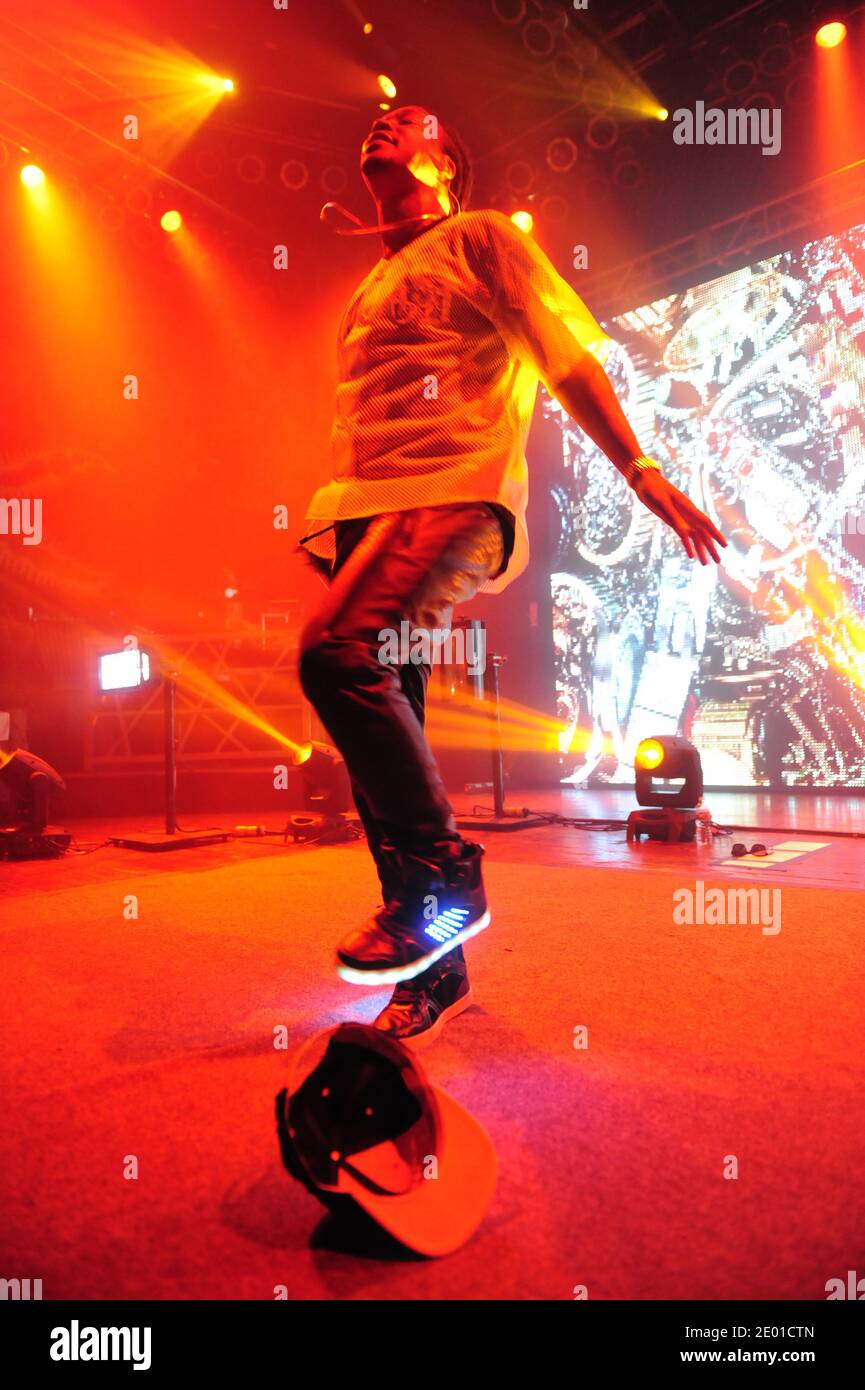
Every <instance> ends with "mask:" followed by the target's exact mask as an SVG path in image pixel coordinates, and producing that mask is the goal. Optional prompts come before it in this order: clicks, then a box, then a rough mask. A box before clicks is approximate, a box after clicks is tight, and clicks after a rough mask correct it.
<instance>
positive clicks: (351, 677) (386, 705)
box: [300, 503, 504, 897]
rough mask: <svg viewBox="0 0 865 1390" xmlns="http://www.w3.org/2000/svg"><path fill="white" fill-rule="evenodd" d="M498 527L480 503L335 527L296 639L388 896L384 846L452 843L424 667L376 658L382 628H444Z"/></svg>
mask: <svg viewBox="0 0 865 1390" xmlns="http://www.w3.org/2000/svg"><path fill="white" fill-rule="evenodd" d="M503 557H504V539H503V536H502V529H501V525H500V523H499V520H498V518H497V517H496V515H495V513H494V512H493V511H492V510H491V509H490V508H489V507H488V506H486V504H484V503H458V504H454V505H449V506H443V507H420V508H415V509H414V510H412V511H406V512H392V513H388V514H386V515H384V516H380V517H373V518H363V519H362V520H360V521H357V522H346V523H342V524H341V526H340V528H339V531H338V535H337V558H336V564H335V566H334V571H333V578H332V581H331V585H330V589H329V591H328V594H327V597H326V598H325V600H324V602H323V603H322V605H321V606H320V608H319V610H318V611H317V612H316V613H315V614H314V615H313V616H312V618H311V619H310V621H309V623H308V624H307V626H306V628H305V630H304V634H303V637H302V639H301V656H300V678H301V684H302V686H303V690H304V693H305V694H306V696H307V698H308V699H309V700H310V702H311V703H312V705H313V706H314V708H315V710H316V712H317V714H318V716H319V718H320V719H321V722H322V723H323V724H324V727H325V728H326V729H327V732H328V734H329V736H330V738H331V739H332V741H333V743H334V744H335V746H336V747H337V748H338V749H339V751H340V753H341V754H342V756H343V758H344V759H345V764H346V767H347V769H348V772H349V775H350V777H351V780H352V788H353V791H354V798H355V803H356V805H357V809H358V814H359V815H360V817H361V820H362V822H363V825H364V829H365V831H366V835H367V839H368V841H369V847H370V850H371V851H372V854H373V857H374V858H375V860H376V865H377V867H378V870H379V877H380V878H381V880H382V888H383V891H384V893H385V896H386V897H387V896H392V894H393V891H394V887H395V885H394V883H393V880H392V877H390V871H389V870H388V868H387V865H386V862H385V858H384V857H383V856H382V855H381V854H380V847H381V845H382V844H384V843H387V844H390V845H393V846H394V847H396V848H397V849H402V850H408V851H411V850H420V851H426V852H429V848H430V847H431V846H432V845H433V844H434V843H435V842H436V841H442V840H448V839H450V840H458V839H459V835H458V834H457V831H456V826H455V822H454V816H453V811H452V809H451V806H450V803H449V801H448V798H447V793H446V792H445V788H444V784H443V782H442V779H441V775H440V773H439V770H438V767H437V766H436V762H435V759H434V758H433V755H432V752H431V750H430V747H429V745H428V743H427V741H426V738H425V737H424V731H423V724H424V704H425V697H426V687H427V683H428V680H429V675H430V668H429V666H428V665H421V664H419V663H416V662H414V661H408V662H406V663H405V664H403V665H395V664H393V663H392V661H390V660H387V659H383V656H382V652H383V650H384V648H383V642H384V640H385V635H386V634H387V633H396V634H399V632H400V625H401V624H402V623H403V622H405V621H407V622H408V623H409V625H410V628H411V630H412V631H418V630H427V631H443V630H445V631H446V630H447V629H448V628H449V626H450V623H451V615H452V609H453V605H454V604H455V603H461V602H465V601H466V600H467V599H469V598H471V597H472V596H473V595H474V594H475V593H476V591H477V589H478V587H479V586H480V585H481V584H482V583H483V582H484V580H486V579H488V578H489V577H490V576H491V575H495V574H497V573H498V571H499V570H500V568H501V565H502V561H503Z"/></svg>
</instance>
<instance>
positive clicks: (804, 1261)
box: [0, 790, 865, 1299]
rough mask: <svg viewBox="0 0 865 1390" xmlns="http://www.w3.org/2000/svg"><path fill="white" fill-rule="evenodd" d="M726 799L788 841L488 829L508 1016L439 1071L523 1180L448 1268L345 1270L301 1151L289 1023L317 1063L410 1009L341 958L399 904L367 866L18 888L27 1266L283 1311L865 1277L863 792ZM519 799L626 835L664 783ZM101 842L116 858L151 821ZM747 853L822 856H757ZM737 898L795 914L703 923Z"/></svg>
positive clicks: (488, 1016) (719, 802)
mask: <svg viewBox="0 0 865 1390" xmlns="http://www.w3.org/2000/svg"><path fill="white" fill-rule="evenodd" d="M471 800H472V799H471V798H460V799H459V806H460V809H463V810H465V809H468V808H469V806H470V803H471ZM706 802H707V804H708V805H709V806H710V808H711V810H712V812H713V814H714V818H715V821H716V822H717V823H719V824H720V825H729V824H732V823H734V822H735V823H739V824H754V825H757V826H762V827H771V826H774V827H777V828H778V830H777V833H774V832H773V833H769V831H768V830H767V829H761V830H760V831H759V833H757V832H754V833H751V832H748V833H741V834H740V833H738V832H737V834H736V835H735V836H734V837H732V838H729V837H727V838H725V837H718V838H716V839H715V840H714V842H713V843H712V844H710V845H692V846H682V847H673V846H665V845H658V844H645V843H643V844H642V845H639V846H635V845H626V844H625V842H624V832H623V831H622V830H615V831H609V830H608V831H603V830H593V831H584V830H576V829H571V828H566V827H561V826H549V827H542V828H538V829H532V830H528V831H520V832H517V833H512V834H501V833H498V834H497V833H488V834H480V835H479V836H478V838H480V839H481V840H483V842H484V843H485V844H486V847H487V859H486V876H487V881H488V889H489V894H490V900H491V908H492V914H493V922H492V926H491V928H490V930H489V931H487V932H485V933H484V934H483V935H482V936H481V937H480V938H478V939H477V941H476V942H473V943H471V945H470V947H469V949H468V952H467V954H468V958H469V962H470V973H471V976H472V982H473V987H474V993H475V1001H476V1002H475V1003H474V1005H473V1006H472V1007H471V1008H470V1009H469V1010H468V1011H467V1012H466V1013H465V1014H464V1015H463V1016H462V1017H461V1018H459V1019H457V1020H455V1021H454V1023H453V1024H452V1025H451V1026H450V1027H449V1029H447V1030H446V1032H445V1033H444V1034H443V1035H442V1037H441V1039H440V1040H438V1041H437V1042H436V1043H434V1044H433V1045H432V1046H431V1047H430V1048H428V1049H427V1050H426V1051H425V1052H423V1053H422V1054H421V1057H422V1060H423V1063H424V1065H425V1066H426V1067H427V1068H428V1070H429V1072H430V1075H431V1077H432V1078H433V1079H434V1080H435V1081H436V1082H437V1083H439V1084H441V1085H442V1086H444V1087H445V1088H446V1089H448V1090H450V1091H451V1092H452V1093H453V1094H454V1095H455V1096H456V1097H457V1098H458V1099H460V1100H461V1101H462V1102H463V1103H464V1104H465V1105H467V1106H468V1107H469V1108H470V1109H471V1110H472V1111H473V1113H475V1114H476V1115H477V1116H478V1117H479V1118H480V1119H481V1120H483V1122H484V1123H485V1124H486V1125H487V1127H488V1129H489V1131H490V1133H491V1135H492V1137H493V1140H494V1142H495V1145H496V1148H497V1150H498V1154H499V1164H500V1171H499V1183H498V1189H497V1193H496V1197H495V1199H494V1203H493V1205H492V1207H491V1209H490V1212H489V1214H488V1216H487V1218H486V1220H485V1221H484V1223H483V1225H482V1227H481V1229H480V1230H479V1232H478V1233H477V1235H476V1237H475V1238H474V1240H473V1241H472V1242H471V1243H470V1244H469V1245H468V1246H467V1247H466V1248H465V1249H464V1250H462V1251H460V1252H458V1253H457V1254H456V1255H454V1256H452V1257H450V1258H449V1259H447V1260H444V1261H438V1262H436V1261H433V1262H424V1261H417V1260H413V1259H405V1260H402V1259H395V1258H393V1254H392V1252H386V1251H384V1250H379V1251H374V1250H357V1249H347V1248H345V1246H344V1244H343V1237H342V1235H341V1233H340V1231H339V1230H338V1228H336V1227H335V1226H334V1225H333V1223H332V1221H331V1220H330V1218H327V1217H326V1216H325V1215H324V1214H323V1211H322V1209H321V1208H320V1207H319V1206H318V1205H317V1203H315V1201H314V1200H313V1199H312V1198H310V1197H309V1196H308V1195H307V1194H306V1193H305V1192H304V1191H303V1190H302V1189H301V1188H300V1187H299V1186H297V1185H296V1184H295V1183H294V1182H293V1181H292V1180H291V1179H290V1178H289V1177H288V1175H287V1174H286V1173H285V1171H284V1170H283V1168H282V1166H281V1162H280V1159H279V1155H278V1148H277V1141H276V1135H275V1130H274V1123H273V1100H274V1096H275V1094H276V1092H277V1091H278V1090H279V1089H280V1087H281V1086H282V1085H283V1084H284V1080H285V1076H286V1070H287V1064H286V1053H285V1052H284V1051H279V1050H276V1049H275V1048H274V1030H275V1029H276V1030H278V1029H279V1028H281V1027H282V1026H283V1025H284V1026H285V1028H287V1029H288V1033H289V1037H290V1046H292V1047H293V1046H295V1045H297V1044H298V1043H299V1042H300V1041H302V1040H303V1039H305V1038H307V1037H308V1036H310V1035H311V1034H312V1033H313V1032H314V1031H316V1030H317V1029H319V1028H322V1027H326V1026H329V1025H331V1024H334V1023H336V1022H339V1021H341V1020H344V1019H348V1018H362V1019H365V1020H370V1019H371V1018H372V1017H373V1016H374V1015H375V1013H376V1012H378V1010H379V1009H380V1008H381V1007H382V1005H383V1003H384V1002H385V999H386V997H387V996H386V992H384V991H382V990H371V991H367V990H362V989H354V988H352V987H351V986H348V985H344V984H343V983H342V982H341V981H340V980H339V979H338V978H337V977H336V974H335V971H334V968H333V948H334V945H335V942H336V940H337V939H338V937H339V936H340V935H341V934H342V932H343V931H344V930H345V929H346V927H347V926H349V925H351V924H353V923H355V922H357V921H358V920H360V919H361V918H362V917H363V916H364V915H365V914H366V913H367V912H368V911H369V910H370V907H371V906H373V905H374V903H375V901H376V893H375V880H374V875H373V872H372V867H371V863H370V861H369V859H368V856H367V854H366V851H365V849H364V847H363V846H362V845H361V844H359V843H356V844H349V845H345V846H333V847H322V848H316V847H312V846H292V845H289V846H287V847H286V846H283V845H282V843H281V842H280V841H278V840H271V841H260V840H259V841H236V842H229V843H226V844H221V845H214V846H209V847H206V848H201V849H196V850H188V851H180V852H177V853H172V854H165V855H144V854H140V853H139V854H136V853H135V852H133V851H129V850H121V849H117V848H113V847H103V848H98V849H94V851H93V852H92V853H89V854H83V855H80V856H72V857H69V858H67V859H64V860H62V861H60V862H44V861H43V862H38V863H26V864H3V865H0V893H2V897H3V906H2V909H0V937H2V949H3V952H4V955H5V959H6V962H7V973H8V976H9V979H10V985H9V987H8V989H7V999H8V1004H7V1007H6V1009H5V1010H4V1018H3V1023H2V1029H3V1034H4V1037H3V1044H2V1050H3V1058H4V1064H5V1070H6V1086H5V1095H6V1123H5V1124H4V1126H3V1134H2V1138H0V1162H2V1181H3V1184H4V1188H5V1191H6V1193H7V1202H6V1217H5V1221H4V1232H3V1236H2V1247H3V1256H4V1259H3V1263H4V1268H5V1270H6V1272H7V1274H8V1275H9V1276H10V1277H11V1276H12V1275H13V1274H15V1275H19V1276H20V1277H25V1276H28V1275H29V1276H30V1277H33V1278H42V1280H43V1291H44V1297H45V1298H47V1299H57V1298H130V1297H156V1298H193V1299H197V1298H226V1299H233V1298H264V1299H269V1298H272V1297H274V1292H273V1291H274V1288H275V1286H278V1285H285V1286H286V1287H287V1289H288V1293H289V1297H290V1298H299V1299H307V1298H358V1299H375V1298H379V1297H381V1298H396V1299H403V1298H405V1299H424V1298H459V1299H474V1298H481V1299H509V1298H519V1299H572V1298H573V1297H574V1292H573V1291H574V1288H575V1287H576V1286H577V1285H585V1286H586V1287H587V1289H588V1294H589V1297H591V1298H600V1299H606V1298H640V1299H656V1298H664V1299H684V1298H701V1299H713V1298H735V1299H746V1298H758V1299H766V1298H784V1299H823V1298H825V1296H826V1295H825V1285H826V1281H827V1280H829V1279H831V1278H835V1277H845V1275H846V1271H847V1270H848V1269H855V1268H857V1263H858V1264H859V1265H861V1256H862V1239H863V1229H865V1199H863V1196H862V1191H863V1189H862V1182H861V1174H862V1172H863V1169H865V1120H863V1115H862V1106H861V1095H862V1089H863V1081H865V1074H863V1073H865V1064H863V1060H862V1046H861V1040H862V1036H863V1023H865V1005H863V998H865V990H863V984H865V980H863V975H865V969H863V950H862V942H863V933H865V897H863V894H862V892H861V889H862V886H863V865H865V842H863V840H861V839H856V838H841V837H833V835H832V833H831V832H832V831H835V832H836V834H837V832H838V831H847V832H849V833H851V834H855V833H856V832H858V831H859V830H860V828H861V827H862V825H863V817H862V811H863V800H862V798H856V799H847V798H843V799H842V798H837V797H812V796H809V797H801V798H792V797H778V796H762V795H760V796H757V795H754V796H751V795H742V794H738V793H737V794H721V793H718V794H715V793H709V794H707V796H706ZM521 804H526V805H528V806H529V807H531V808H533V809H544V810H548V811H550V810H556V811H560V812H561V813H562V814H564V815H568V816H575V817H576V816H579V817H596V818H602V817H605V816H609V817H614V818H624V817H625V816H626V815H627V812H628V810H630V809H631V808H632V806H633V794H632V793H630V792H603V793H584V792H574V791H571V790H562V791H561V792H560V791H558V790H556V791H552V792H548V793H538V792H527V793H525V794H523V795H516V794H513V793H511V794H510V795H509V805H510V806H512V807H513V806H519V805H521ZM205 819H206V820H207V821H209V822H210V823H212V824H213V825H221V826H223V827H225V828H231V826H232V825H233V824H234V823H235V822H236V821H240V820H242V821H243V822H246V823H249V822H250V821H254V820H256V819H262V820H264V821H265V823H267V824H269V825H271V826H272V827H273V828H277V829H278V828H280V826H279V822H278V820H277V821H275V820H274V817H273V815H272V813H271V814H269V815H268V816H263V817H255V816H252V815H250V814H248V813H244V814H243V815H242V816H233V815H225V816H221V815H214V816H212V817H207V818H203V817H198V818H196V819H195V820H192V818H190V820H191V823H193V824H196V823H202V822H203V821H204V820H205ZM154 824H155V822H153V821H151V822H146V821H145V822H141V823H140V824H139V825H138V827H137V828H142V829H147V828H153V826H154ZM70 828H71V829H73V830H74V831H75V834H76V838H77V840H78V842H79V844H81V845H82V846H88V847H89V846H93V845H97V844H99V843H100V841H101V840H102V839H104V837H105V835H106V833H117V832H118V831H121V830H124V831H128V830H131V829H132V828H133V826H132V825H131V824H130V823H129V822H128V821H124V822H122V823H120V822H116V823H114V824H112V825H110V826H109V825H108V824H107V823H102V822H87V823H81V824H80V825H78V826H74V827H70ZM733 839H741V840H742V841H743V842H744V843H746V844H747V845H750V844H751V843H753V842H754V841H755V840H761V841H763V843H766V844H767V845H768V846H769V847H770V848H771V847H772V846H777V845H778V844H781V843H788V842H790V841H793V842H795V844H796V845H797V846H798V847H797V848H796V849H790V850H786V851H784V852H783V856H782V857H780V858H779V860H777V861H775V860H773V861H771V862H768V863H767V862H765V861H764V862H760V861H748V862H747V863H745V864H742V863H735V862H734V863H733V864H725V863H724V861H725V860H726V859H728V858H729V848H730V845H731V844H732V842H733ZM818 846H819V847H818ZM786 856H790V857H786ZM700 884H702V885H703V888H702V889H700V888H699V885H700ZM713 885H714V886H716V887H722V888H723V889H724V890H725V893H726V890H728V889H729V888H731V887H734V888H738V887H743V888H748V887H758V888H760V889H762V890H764V892H763V897H762V898H761V911H762V910H763V908H764V907H765V908H766V910H767V912H769V913H770V915H769V916H766V917H765V919H764V918H762V917H761V919H760V921H747V922H744V923H740V924H726V925H708V924H704V925H701V924H699V923H695V924H680V922H681V919H680V921H679V922H677V921H676V920H674V907H675V904H676V903H677V902H681V900H682V896H683V890H684V896H687V895H688V894H692V895H693V896H692V897H691V899H690V901H691V902H692V903H696V902H698V901H703V900H704V898H705V893H706V892H708V891H709V890H710V889H711V887H712V886H713ZM773 890H776V891H775V892H773ZM700 893H702V894H703V898H701V897H700ZM130 895H134V899H135V900H136V907H137V917H134V916H132V915H131V910H130V905H131V903H132V898H131V897H130ZM761 923H762V924H761ZM770 923H771V924H770ZM776 927H777V930H776ZM581 1028H585V1029H586V1030H587V1034H588V1046H587V1047H585V1048H578V1047H576V1046H575V1038H576V1039H577V1040H579V1033H578V1031H577V1030H579V1029H581ZM132 1157H134V1159H135V1160H137V1167H138V1176H137V1178H135V1179H130V1178H129V1177H126V1176H124V1172H125V1171H127V1172H128V1171H129V1169H130V1166H131V1158H132ZM733 1159H735V1162H736V1164H737V1165H738V1177H737V1178H736V1179H734V1180H731V1179H730V1178H725V1177H724V1173H725V1170H726V1171H730V1169H731V1168H732V1166H733Z"/></svg>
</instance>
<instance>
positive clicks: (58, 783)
mask: <svg viewBox="0 0 865 1390" xmlns="http://www.w3.org/2000/svg"><path fill="white" fill-rule="evenodd" d="M52 787H56V788H58V790H60V791H65V790H66V783H65V782H64V781H63V778H62V777H61V776H60V774H59V772H55V770H54V768H53V767H51V765H50V764H49V763H46V762H45V760H44V759H43V758H39V757H37V756H36V754H35V753H28V752H27V750H26V749H24V748H13V749H12V751H11V752H8V753H7V752H4V750H3V749H2V748H0V790H2V793H3V798H4V801H5V808H6V810H7V811H10V812H11V817H12V819H11V822H6V821H5V816H4V817H3V819H4V825H3V831H4V836H3V843H4V844H5V841H6V840H7V839H8V838H9V836H10V835H14V834H15V833H16V832H18V831H25V832H27V833H29V834H35V835H41V833H42V831H43V830H44V829H45V827H46V825H47V824H48V797H49V795H50V792H51V789H52ZM6 848H7V849H8V848H9V846H8V845H7V846H6ZM9 857H10V858H13V857H14V858H31V857H35V856H31V855H30V854H27V855H24V854H19V853H15V854H12V853H11V852H10V854H9Z"/></svg>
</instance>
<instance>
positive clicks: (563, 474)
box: [543, 226, 865, 788]
mask: <svg viewBox="0 0 865 1390" xmlns="http://www.w3.org/2000/svg"><path fill="white" fill-rule="evenodd" d="M608 329H609V332H610V333H611V336H613V337H614V338H615V339H616V343H617V346H616V347H615V348H614V350H613V352H612V353H611V356H610V358H609V359H608V361H607V371H608V372H609V374H610V376H611V378H612V380H613V383H614V385H615V387H616V390H617V392H618V394H619V398H620V400H621V401H622V403H623V405H624V408H625V411H626V413H627V415H628V417H629V419H630V420H631V422H632V424H633V426H634V429H635V431H636V434H637V437H638V439H639V440H640V443H641V445H642V447H643V448H644V449H645V450H646V452H648V453H651V454H652V455H653V456H654V457H656V458H657V459H658V460H659V462H660V463H661V464H662V466H663V468H664V471H665V473H666V474H667V475H668V476H669V477H670V478H671V479H672V481H673V482H674V483H675V484H676V485H677V486H678V487H680V488H681V489H682V490H683V491H685V492H687V493H688V494H689V495H690V496H691V497H693V499H694V501H695V502H697V504H698V505H699V506H701V507H702V508H703V510H705V511H707V512H708V513H709V515H710V516H712V518H713V519H714V520H715V521H716V522H717V523H718V525H719V526H720V527H721V529H722V531H723V532H724V534H725V536H726V537H727V540H728V548H727V550H726V551H724V552H723V557H722V564H721V566H720V568H718V567H715V566H712V567H706V568H703V567H701V566H700V565H699V564H697V563H694V562H692V561H690V560H689V559H688V558H687V556H686V555H685V553H684V551H683V550H682V548H681V545H680V543H679V541H678V540H677V538H676V537H675V536H674V535H673V534H672V532H670V531H668V530H667V529H666V528H665V527H664V526H663V524H662V523H661V522H660V521H658V520H657V519H656V518H655V517H654V516H652V515H651V514H650V513H649V512H648V511H646V509H645V508H643V507H642V506H641V505H640V504H639V503H638V502H637V501H636V499H635V498H634V496H633V494H632V493H630V492H629V490H628V489H627V487H626V486H625V484H624V482H623V481H622V479H621V478H620V476H619V474H618V473H617V471H616V470H615V469H614V468H613V466H612V465H611V464H610V463H609V462H608V461H607V460H606V459H605V458H604V456H603V455H602V454H601V453H600V452H599V451H598V450H597V449H596V448H595V446H594V445H593V444H592V443H591V441H590V440H589V439H588V438H587V437H586V436H585V435H583V433H582V432H581V431H580V430H579V429H578V428H577V427H576V426H575V425H574V424H573V422H571V421H570V420H569V419H568V418H567V417H566V416H565V415H564V413H563V412H562V410H561V408H560V407H559V406H558V405H557V403H556V402H555V401H550V400H549V399H548V398H546V397H545V398H544V406H543V408H544V411H545V412H546V413H547V414H548V415H549V417H550V418H551V419H553V420H554V421H555V422H556V423H557V424H558V426H559V428H560V429H561V440H562V455H561V469H560V471H559V468H558V464H557V465H556V477H555V480H554V485H553V489H552V493H553V501H554V505H555V515H556V518H557V528H558V534H557V537H556V542H557V553H556V556H555V560H554V573H553V574H552V577H551V583H552V599H553V623H554V643H555V656H556V686H557V696H558V702H559V712H560V714H561V716H562V718H563V720H564V721H565V723H566V725H567V729H568V734H567V736H566V737H565V738H564V739H563V741H562V747H563V750H566V758H565V761H566V767H565V769H564V773H565V776H564V780H565V781H566V782H571V783H573V784H575V785H593V786H597V785H601V784H604V783H613V784H617V783H618V784H623V783H631V782H632V781H633V755H634V749H635V747H636V744H637V743H638V742H639V740H640V739H642V738H645V737H648V736H651V735H653V734H658V733H680V734H684V735H685V736H686V737H687V738H690V739H692V740H693V742H694V743H695V744H696V746H697V747H698V748H699V750H700V754H701V757H702V762H703V773H704V779H705V782H706V784H707V785H708V786H716V787H753V786H767V787H780V788H783V787H836V788H841V787H860V786H862V785H865V689H863V687H865V619H863V612H865V438H863V432H865V415H863V383H865V226H857V227H854V228H852V229H851V230H850V231H848V232H846V233H845V234H844V235H839V236H830V237H824V238H822V239H821V240H819V241H810V242H808V243H807V244H806V245H805V246H803V247H802V248H801V249H800V250H797V251H795V252H794V251H790V252H785V253H784V254H782V255H779V256H774V257H772V258H771V259H769V260H764V261H759V262H757V263H756V264H755V265H752V266H750V267H747V268H746V269H743V270H738V271H736V272H734V273H732V274H729V275H724V276H722V277H721V278H720V279H716V280H712V281H711V282H709V283H707V284H703V285H699V286H697V287H696V288H694V289H690V290H688V291H686V292H685V293H681V294H675V295H670V296H668V297H666V298H664V299H658V300H656V301H655V302H654V303H652V304H647V305H644V306H643V307H642V308H640V309H634V310H633V311H632V312H630V313H626V314H623V315H621V316H620V317H619V318H616V319H614V320H613V321H611V323H610V324H609V325H608Z"/></svg>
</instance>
